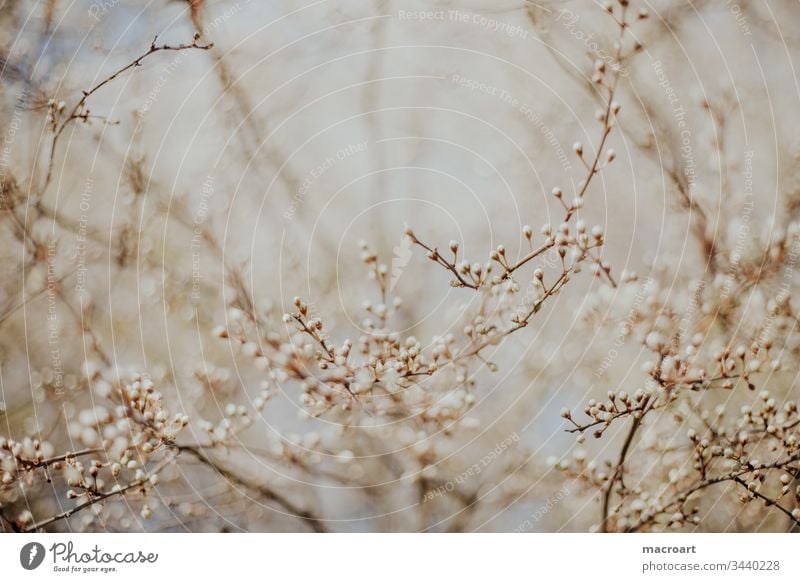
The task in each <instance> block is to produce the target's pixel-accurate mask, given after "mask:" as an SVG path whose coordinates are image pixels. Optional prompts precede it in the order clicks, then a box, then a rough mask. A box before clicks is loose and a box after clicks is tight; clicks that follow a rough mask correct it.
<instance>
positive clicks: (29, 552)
mask: <svg viewBox="0 0 800 582" xmlns="http://www.w3.org/2000/svg"><path fill="white" fill-rule="evenodd" d="M44 553H45V552H44V546H43V545H42V544H40V543H39V542H30V543H28V544H25V545H24V546H22V549H21V550H20V551H19V563H20V564H22V567H23V568H25V569H26V570H35V569H36V568H38V567H39V566H41V565H42V562H43V561H44Z"/></svg>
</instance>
